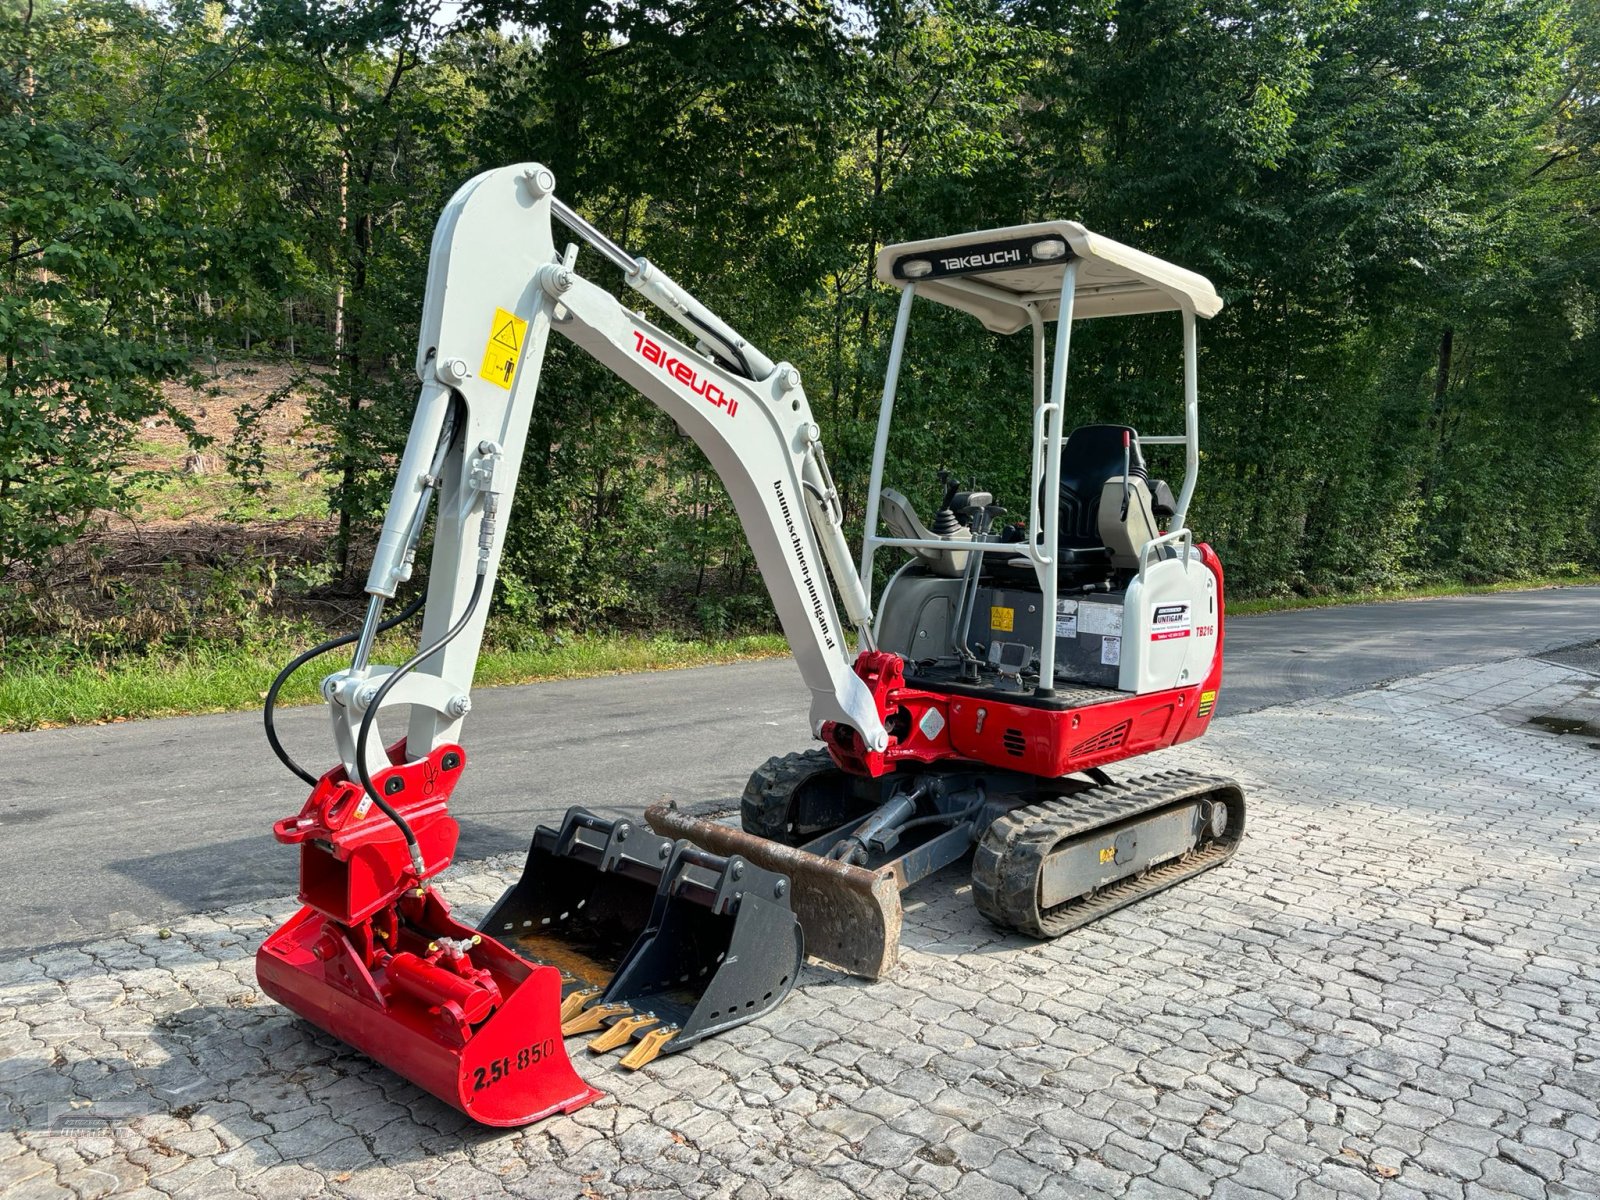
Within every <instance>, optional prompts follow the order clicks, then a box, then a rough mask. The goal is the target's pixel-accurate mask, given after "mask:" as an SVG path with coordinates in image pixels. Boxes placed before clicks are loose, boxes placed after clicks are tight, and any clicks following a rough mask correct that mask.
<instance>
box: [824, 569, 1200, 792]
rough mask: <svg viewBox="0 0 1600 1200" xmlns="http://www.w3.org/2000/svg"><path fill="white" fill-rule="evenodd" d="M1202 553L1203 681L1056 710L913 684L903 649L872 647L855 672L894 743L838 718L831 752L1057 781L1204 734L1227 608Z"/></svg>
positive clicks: (859, 762)
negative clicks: (958, 764) (877, 742)
mask: <svg viewBox="0 0 1600 1200" xmlns="http://www.w3.org/2000/svg"><path fill="white" fill-rule="evenodd" d="M1197 549H1198V550H1199V552H1200V560H1201V562H1202V564H1203V565H1204V566H1205V567H1206V568H1207V569H1208V570H1210V571H1211V573H1212V574H1213V575H1215V576H1216V579H1217V649H1216V657H1215V658H1213V659H1212V662H1211V669H1210V670H1209V671H1208V672H1207V673H1206V677H1205V679H1204V680H1203V681H1201V682H1200V683H1198V684H1194V685H1192V686H1190V687H1182V688H1171V689H1169V690H1167V691H1161V692H1148V693H1146V694H1144V695H1142V696H1135V695H1129V696H1126V697H1124V698H1123V699H1120V700H1111V701H1108V702H1106V703H1104V704H1093V705H1088V706H1086V707H1083V708H1074V709H1066V710H1054V709H1047V708H1034V707H1032V706H1030V705H1026V704H1014V703H1008V702H1007V701H1004V700H999V699H992V698H988V697H984V698H975V697H972V696H958V695H952V694H948V693H944V692H935V691H928V690H924V689H921V688H913V687H907V686H906V682H905V664H904V662H903V661H902V660H901V659H900V657H899V656H898V655H895V654H888V653H885V652H883V651H876V650H868V651H864V652H863V653H862V654H861V655H860V657H859V658H857V659H856V664H855V670H856V674H857V675H859V676H860V677H861V679H862V681H863V682H864V683H865V684H866V685H867V687H868V688H869V689H870V690H871V692H872V696H873V699H874V700H875V701H876V702H877V706H878V715H879V719H880V720H882V721H883V723H884V727H885V728H886V729H888V731H889V745H888V748H887V749H885V750H882V751H874V750H869V749H867V748H866V746H865V745H863V744H862V741H861V739H860V738H859V737H857V736H856V733H855V731H854V730H853V729H851V728H850V727H849V726H847V725H840V724H838V723H836V722H832V721H830V722H828V723H826V724H825V725H824V726H823V727H822V737H823V741H824V742H825V743H826V744H827V746H828V750H829V753H831V754H832V755H833V759H834V761H835V762H837V763H838V764H839V766H840V767H841V768H843V769H844V770H846V771H850V772H852V773H853V774H857V775H867V776H871V777H873V778H876V777H878V776H880V775H886V774H888V773H889V772H891V771H893V770H896V769H897V768H898V767H899V766H900V765H901V764H903V763H906V762H922V763H931V762H941V761H963V762H979V763H985V764H987V765H989V766H992V767H998V768H1001V769H1004V770H1008V771H1019V772H1022V773H1023V774H1026V775H1033V776H1037V777H1039V778H1044V779H1055V778H1059V777H1061V776H1063V775H1070V774H1072V773H1073V772H1075V771H1086V770H1088V769H1090V768H1091V767H1103V766H1106V765H1107V764H1109V763H1114V762H1119V761H1121V760H1122V759H1125V758H1132V757H1134V756H1135V755H1139V754H1147V753H1149V752H1150V751H1152V750H1161V749H1165V748H1166V747H1168V746H1173V745H1176V744H1177V743H1179V742H1186V741H1189V740H1191V739H1193V738H1197V737H1199V736H1200V735H1201V734H1202V733H1204V732H1205V730H1206V728H1207V727H1208V726H1209V724H1210V722H1211V714H1212V711H1213V710H1214V708H1215V706H1216V699H1217V692H1218V691H1219V690H1220V689H1221V686H1222V639H1223V625H1224V621H1223V615H1224V614H1223V599H1222V596H1223V589H1222V563H1221V561H1220V560H1219V559H1218V558H1217V556H1216V553H1215V552H1214V551H1213V550H1212V549H1211V547H1210V546H1208V545H1206V544H1205V543H1201V544H1200V545H1199V546H1198V547H1197Z"/></svg>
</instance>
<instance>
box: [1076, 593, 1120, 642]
mask: <svg viewBox="0 0 1600 1200" xmlns="http://www.w3.org/2000/svg"><path fill="white" fill-rule="evenodd" d="M1078 632H1079V633H1098V634H1100V635H1101V636H1102V637H1121V636H1122V607H1121V606H1120V605H1117V604H1090V603H1088V602H1087V601H1085V602H1084V603H1083V604H1080V605H1079V606H1078Z"/></svg>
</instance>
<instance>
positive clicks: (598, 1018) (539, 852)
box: [481, 808, 804, 1066]
mask: <svg viewBox="0 0 1600 1200" xmlns="http://www.w3.org/2000/svg"><path fill="white" fill-rule="evenodd" d="M481 928H482V929H483V931H484V932H485V933H487V934H490V935H492V936H494V937H497V938H499V939H501V940H502V941H504V942H505V943H506V944H507V945H508V946H510V947H512V948H513V949H515V950H516V951H517V952H518V953H519V954H521V955H523V956H524V957H526V958H528V959H530V960H532V961H534V962H538V963H543V964H548V965H550V966H554V967H559V968H560V969H561V972H562V974H563V976H564V982H563V991H564V998H563V1000H562V1002H561V1004H560V1007H559V1016H560V1019H561V1021H562V1023H563V1026H564V1032H566V1033H568V1034H571V1035H577V1034H596V1035H598V1038H599V1039H600V1041H601V1048H605V1049H610V1048H614V1047H616V1046H619V1045H622V1044H624V1043H625V1042H626V1041H635V1042H638V1043H640V1046H641V1047H643V1046H644V1045H645V1043H646V1042H648V1043H649V1045H648V1050H647V1052H645V1053H642V1054H638V1055H635V1054H632V1053H630V1054H629V1055H627V1056H626V1057H625V1061H628V1062H629V1063H630V1065H633V1066H643V1065H644V1064H645V1063H646V1062H648V1061H650V1060H651V1059H652V1058H654V1057H655V1055H656V1054H658V1053H674V1052H676V1051H678V1050H683V1049H687V1048H688V1047H689V1046H691V1045H693V1044H694V1043H695V1042H697V1041H699V1040H701V1039H702V1038H705V1037H709V1036H711V1035H712V1034H715V1033H720V1032H722V1031H723V1030H726V1029H730V1028H732V1027H733V1026H735V1025H742V1024H744V1023H745V1022H746V1021H750V1020H754V1019H755V1018H756V1017H759V1016H761V1015H762V1014H764V1013H766V1012H768V1011H770V1010H771V1009H773V1008H775V1007H776V1006H777V1005H778V1004H779V1003H780V1002H782V1000H783V998H784V997H785V996H787V995H788V994H789V991H790V989H791V988H793V987H794V984H795V978H796V976H797V975H798V973H799V969H800V963H801V961H802V960H803V958H804V944H803V941H802V935H801V931H800V924H799V922H798V921H797V920H796V919H795V915H794V912H793V911H792V910H791V908H790V906H789V881H788V880H787V879H786V878H784V877H783V876H782V875H778V874H774V873H772V872H769V871H766V870H763V869H761V868H760V867H759V866H756V865H753V864H751V863H748V862H746V861H744V860H743V859H740V858H738V857H723V856H718V855H714V854H708V853H706V852H705V851H703V850H700V849H697V848H696V847H694V846H692V845H690V844H689V843H687V842H675V841H674V840H673V839H672V838H668V837H662V836H660V835H658V834H654V833H651V832H650V831H649V830H648V829H645V828H642V827H640V826H637V825H634V824H633V823H632V822H629V821H606V820H604V819H602V818H600V817H597V816H595V815H594V814H593V813H591V812H588V811H586V810H585V809H581V808H574V809H570V810H568V812H567V814H566V817H565V819H564V820H563V821H562V823H561V828H560V829H551V828H549V827H548V826H541V827H540V828H539V829H537V830H536V831H535V833H534V836H533V844H532V846H531V847H530V849H529V851H528V861H527V866H526V868H525V869H524V871H523V874H522V877H521V878H520V879H519V880H518V881H517V882H516V883H515V884H514V885H513V886H512V887H511V888H510V889H509V890H508V891H507V892H506V893H505V895H504V896H502V897H501V898H500V900H499V902H498V903H497V904H496V905H495V906H494V908H493V909H491V910H490V912H489V914H488V916H486V917H485V918H484V920H483V924H482V926H481ZM619 1027H620V1029H621V1032H618V1030H619ZM667 1028H670V1029H671V1030H672V1031H673V1032H672V1034H671V1035H670V1037H661V1036H653V1034H656V1033H657V1031H659V1030H662V1029H667Z"/></svg>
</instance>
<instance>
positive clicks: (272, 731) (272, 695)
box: [261, 589, 428, 787]
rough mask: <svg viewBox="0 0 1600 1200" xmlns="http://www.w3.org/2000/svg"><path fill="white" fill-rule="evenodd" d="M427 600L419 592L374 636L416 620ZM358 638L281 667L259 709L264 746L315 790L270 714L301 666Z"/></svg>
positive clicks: (334, 641)
mask: <svg viewBox="0 0 1600 1200" xmlns="http://www.w3.org/2000/svg"><path fill="white" fill-rule="evenodd" d="M427 599H428V593H427V591H426V589H424V590H423V591H422V592H420V593H418V595H417V598H416V599H415V600H413V601H412V602H411V603H410V604H408V605H406V606H405V608H403V609H401V610H400V611H399V612H397V613H396V614H395V615H394V616H392V617H390V618H389V619H388V620H387V621H385V622H383V624H381V625H379V626H378V632H379V633H386V632H388V631H389V630H391V629H393V628H394V627H395V626H396V625H400V624H403V623H404V622H406V621H409V620H410V619H411V618H412V617H414V616H416V615H417V614H418V613H419V612H421V611H422V606H423V604H424V603H426V602H427ZM360 636H361V631H360V630H357V631H356V632H355V633H347V634H344V635H343V636H341V637H336V638H329V639H328V640H327V641H325V642H323V643H321V644H320V645H317V646H313V647H311V649H309V650H307V651H306V652H305V653H304V654H301V655H299V656H298V657H296V658H295V659H293V660H292V661H291V662H290V663H289V665H288V666H286V667H284V669H283V670H281V671H279V672H278V677H277V678H276V679H274V680H273V681H272V686H271V687H270V688H268V689H267V699H266V703H265V704H263V705H262V706H261V719H262V722H263V723H264V724H265V725H266V727H267V745H269V746H271V747H272V752H273V753H274V754H276V755H277V756H278V761H279V762H281V763H282V764H283V765H284V766H286V767H288V768H289V770H290V771H292V772H294V774H296V775H298V776H299V777H300V778H301V779H303V780H305V781H306V783H308V784H310V785H311V786H312V787H316V786H317V783H318V779H317V777H316V776H315V775H313V774H312V773H311V772H310V771H308V770H306V769H305V768H304V767H302V766H301V765H300V764H299V763H297V762H296V761H295V760H294V758H293V756H291V755H290V753H289V752H288V751H287V750H285V749H284V747H283V743H282V742H281V741H279V740H278V724H277V720H276V717H275V715H274V711H275V710H276V708H277V706H278V693H279V692H280V691H282V690H283V685H284V684H286V683H288V682H289V677H290V676H291V675H293V674H294V673H295V672H296V671H298V670H299V669H300V668H301V667H303V666H305V665H306V664H307V663H308V662H310V661H311V660H312V659H313V658H317V657H318V656H320V655H323V654H326V653H327V652H328V651H329V650H337V649H338V648H339V647H340V646H348V645H349V644H350V643H351V642H353V641H355V640H356V639H357V638H359V637H360Z"/></svg>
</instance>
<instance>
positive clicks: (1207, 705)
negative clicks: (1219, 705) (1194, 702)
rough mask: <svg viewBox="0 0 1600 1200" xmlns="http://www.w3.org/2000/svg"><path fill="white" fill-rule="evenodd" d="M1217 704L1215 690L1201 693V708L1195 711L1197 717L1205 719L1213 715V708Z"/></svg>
mask: <svg viewBox="0 0 1600 1200" xmlns="http://www.w3.org/2000/svg"><path fill="white" fill-rule="evenodd" d="M1216 702H1217V693H1216V691H1215V690H1212V691H1205V692H1201V693H1200V707H1199V708H1197V709H1195V715H1196V716H1199V717H1205V716H1210V715H1211V706H1212V705H1213V704H1215V703H1216Z"/></svg>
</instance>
